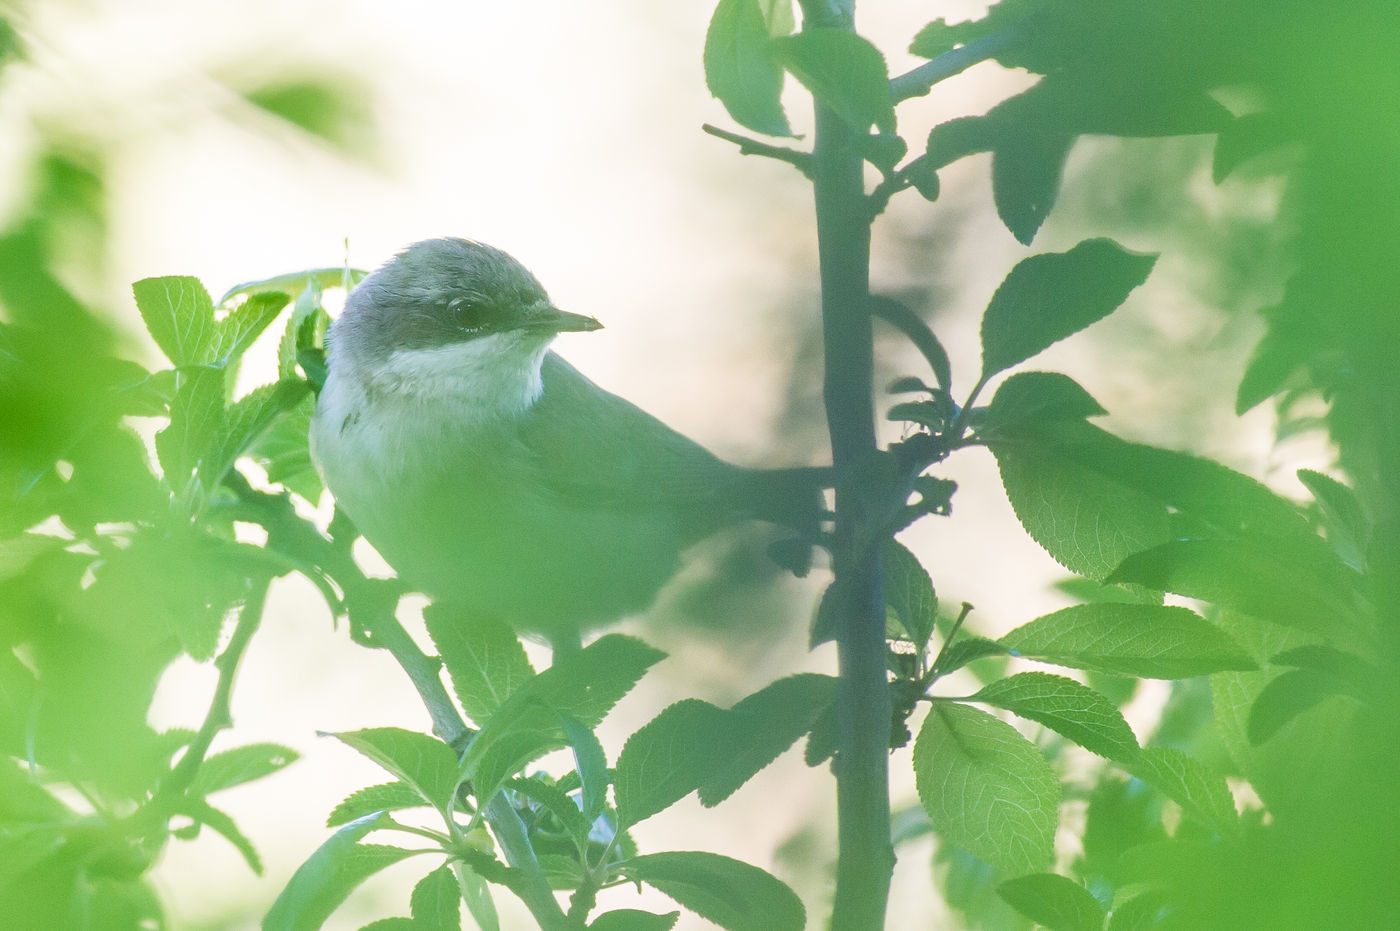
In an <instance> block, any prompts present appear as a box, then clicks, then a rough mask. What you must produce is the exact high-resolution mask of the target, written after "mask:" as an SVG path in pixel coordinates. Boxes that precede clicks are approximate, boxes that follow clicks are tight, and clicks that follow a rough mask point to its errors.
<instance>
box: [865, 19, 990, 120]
mask: <svg viewBox="0 0 1400 931" xmlns="http://www.w3.org/2000/svg"><path fill="white" fill-rule="evenodd" d="M1016 35H1017V33H1016V32H1015V30H1007V31H1005V32H998V33H994V34H992V35H990V36H983V37H982V38H980V39H974V40H973V41H971V42H969V43H967V44H966V45H960V46H958V47H957V48H955V49H950V50H949V51H946V52H944V53H943V54H942V55H939V56H938V57H937V58H933V59H930V60H929V61H926V62H924V63H923V64H922V65H920V66H919V67H917V68H915V69H913V70H912V71H906V72H905V73H904V74H901V75H898V76H897V77H893V78H891V79H890V97H892V98H893V99H894V102H895V103H899V102H900V101H902V100H908V99H909V98H911V97H922V96H924V95H925V94H927V93H928V92H929V91H930V90H932V89H933V85H935V84H937V83H939V82H940V81H946V80H947V79H948V78H951V77H953V76H954V75H958V74H962V73H963V72H964V71H966V70H967V69H968V68H971V67H972V66H973V65H976V64H980V63H981V62H984V61H986V60H987V59H988V58H992V57H993V56H995V55H996V54H997V53H998V52H1000V51H1002V50H1003V49H1005V48H1006V47H1007V46H1008V45H1010V44H1011V41H1012V39H1014V38H1015V37H1016Z"/></svg>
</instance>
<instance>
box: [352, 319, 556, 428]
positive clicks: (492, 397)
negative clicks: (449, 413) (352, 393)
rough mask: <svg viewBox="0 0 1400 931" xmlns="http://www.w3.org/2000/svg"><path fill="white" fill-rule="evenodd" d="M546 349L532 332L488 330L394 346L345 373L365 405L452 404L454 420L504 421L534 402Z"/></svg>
mask: <svg viewBox="0 0 1400 931" xmlns="http://www.w3.org/2000/svg"><path fill="white" fill-rule="evenodd" d="M548 348H549V341H548V340H541V339H540V337H539V336H537V335H533V334H527V333H522V332H518V331H516V332H510V333H493V334H491V335H490V336H483V337H480V338H478V339H473V340H469V341H467V342H464V343H455V344H452V345H449V346H437V347H433V348H431V349H400V350H398V351H397V352H394V353H393V354H392V355H390V356H389V358H388V360H387V361H386V362H385V363H384V364H382V365H380V366H379V367H378V368H376V369H374V370H373V371H366V370H365V369H364V368H363V367H360V368H359V370H358V371H355V372H353V373H349V374H352V377H355V378H356V380H358V381H359V382H360V384H361V385H362V386H363V390H364V393H365V396H366V400H367V401H369V402H370V403H371V404H376V403H381V402H384V403H387V404H389V405H391V406H395V405H396V402H408V403H411V404H415V405H417V404H428V405H432V404H434V403H435V402H436V403H443V404H446V405H450V406H452V407H453V408H454V414H455V415H456V417H457V418H461V417H464V416H465V417H466V418H468V419H470V420H475V421H490V420H500V419H505V420H509V419H513V418H515V417H519V416H520V415H521V414H523V413H525V412H526V411H527V410H529V409H530V407H531V406H532V405H534V403H535V402H536V401H538V400H539V398H540V392H541V390H542V387H543V386H542V385H541V382H540V365H541V363H542V362H543V361H544V356H545V352H546V351H547V350H548ZM332 367H333V368H334V362H332ZM459 422H460V420H459Z"/></svg>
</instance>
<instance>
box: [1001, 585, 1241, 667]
mask: <svg viewBox="0 0 1400 931" xmlns="http://www.w3.org/2000/svg"><path fill="white" fill-rule="evenodd" d="M1000 642H1001V644H1002V646H1004V647H1006V648H1007V649H1008V650H1010V651H1012V652H1013V653H1015V654H1016V655H1017V656H1024V657H1027V658H1030V659H1038V660H1041V661H1043V662H1047V663H1056V664H1058V665H1061V666H1070V667H1073V668H1075V669H1098V670H1102V671H1104V672H1116V673H1124V674H1126V675H1130V676H1138V677H1141V678H1145V679H1185V678H1190V677H1191V676H1201V675H1206V674H1208V673H1213V672H1221V671H1223V670H1230V669H1233V670H1245V669H1254V668H1255V664H1254V661H1253V660H1252V659H1250V657H1249V655H1248V654H1246V653H1245V652H1244V651H1243V650H1242V649H1240V647H1239V645H1238V644H1236V643H1235V642H1234V640H1232V639H1230V637H1229V635H1227V634H1226V633H1225V632H1224V631H1222V630H1220V629H1219V628H1218V627H1216V626H1215V625H1213V624H1211V623H1210V622H1209V621H1207V620H1206V619H1205V618H1203V617H1201V616H1200V615H1198V614H1196V613H1194V612H1192V611H1189V610H1187V609H1186V608H1178V607H1173V606H1163V605H1141V604H1119V603H1113V602H1105V603H1100V604H1087V605H1074V606H1073V607H1069V608H1064V609H1062V610H1060V611H1055V612H1053V613H1051V614H1047V615H1045V616H1043V617H1039V618H1036V619H1035V620H1034V621H1031V622H1030V623H1029V624H1026V625H1024V626H1022V627H1018V628H1016V629H1015V630H1013V631H1011V632H1010V633H1009V634H1007V635H1006V636H1004V637H1002V638H1001V641H1000Z"/></svg>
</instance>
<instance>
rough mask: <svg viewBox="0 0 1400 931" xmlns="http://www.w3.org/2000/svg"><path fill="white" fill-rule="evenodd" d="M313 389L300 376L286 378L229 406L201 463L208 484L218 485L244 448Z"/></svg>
mask: <svg viewBox="0 0 1400 931" xmlns="http://www.w3.org/2000/svg"><path fill="white" fill-rule="evenodd" d="M310 390H311V389H310V387H309V386H308V385H307V384H306V382H304V381H302V380H301V379H299V378H296V379H286V378H284V379H282V380H281V381H278V382H276V383H274V384H271V385H263V386H261V387H259V388H255V389H253V390H252V391H250V392H248V394H246V395H245V396H243V397H241V398H239V399H238V401H237V402H236V403H234V404H233V406H232V407H230V408H228V410H227V412H226V414H225V423H224V427H223V429H222V430H221V431H220V435H219V437H218V443H217V444H216V445H214V446H213V447H212V448H211V449H210V450H209V451H208V452H207V453H206V454H205V457H204V462H203V463H202V464H201V466H200V478H201V480H202V481H203V483H204V485H205V487H207V488H212V487H213V486H214V485H216V484H217V483H218V482H219V480H220V479H222V478H223V476H224V474H225V473H226V472H227V471H228V470H229V469H230V468H232V466H233V463H234V461H235V460H236V459H237V458H238V457H239V456H240V455H242V454H243V451H244V450H245V449H247V448H248V447H249V446H251V445H252V444H253V442H254V441H255V440H256V439H257V438H258V437H259V436H261V435H262V433H263V431H264V430H266V429H267V428H268V427H269V426H270V425H271V424H272V422H273V421H274V420H275V419H276V418H277V417H278V416H280V415H281V414H283V413H285V412H286V411H289V410H291V409H292V408H294V407H296V406H297V405H298V404H300V403H301V401H302V399H303V398H305V397H307V396H308V395H309V394H310Z"/></svg>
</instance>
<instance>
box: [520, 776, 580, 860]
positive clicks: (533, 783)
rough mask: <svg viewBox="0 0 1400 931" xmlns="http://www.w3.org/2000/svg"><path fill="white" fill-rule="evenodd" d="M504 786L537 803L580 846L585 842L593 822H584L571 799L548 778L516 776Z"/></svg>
mask: <svg viewBox="0 0 1400 931" xmlns="http://www.w3.org/2000/svg"><path fill="white" fill-rule="evenodd" d="M506 785H507V786H509V787H510V788H511V789H513V790H515V791H516V792H519V793H520V794H521V795H523V796H525V797H526V798H528V799H531V800H532V801H535V802H538V803H539V804H540V805H541V806H542V807H543V808H544V809H545V810H546V811H548V812H549V813H550V814H552V815H553V816H554V817H555V818H557V819H559V823H560V824H562V825H563V826H564V830H565V831H567V832H568V833H569V835H570V836H571V837H573V838H574V840H575V841H577V842H578V843H579V844H580V845H582V844H583V843H585V842H586V841H587V838H588V832H589V830H590V829H591V828H592V826H593V822H592V821H591V820H584V817H583V812H582V811H580V810H579V807H578V805H577V804H576V803H575V802H574V799H573V797H572V796H570V795H569V794H568V793H566V792H565V791H564V790H563V789H561V788H560V787H559V786H558V785H557V784H556V783H555V782H553V781H552V780H551V779H549V777H548V776H545V775H543V774H537V775H534V776H516V777H515V778H514V779H511V780H509V781H508V782H507V783H506Z"/></svg>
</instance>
